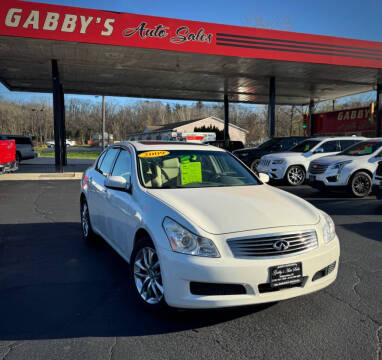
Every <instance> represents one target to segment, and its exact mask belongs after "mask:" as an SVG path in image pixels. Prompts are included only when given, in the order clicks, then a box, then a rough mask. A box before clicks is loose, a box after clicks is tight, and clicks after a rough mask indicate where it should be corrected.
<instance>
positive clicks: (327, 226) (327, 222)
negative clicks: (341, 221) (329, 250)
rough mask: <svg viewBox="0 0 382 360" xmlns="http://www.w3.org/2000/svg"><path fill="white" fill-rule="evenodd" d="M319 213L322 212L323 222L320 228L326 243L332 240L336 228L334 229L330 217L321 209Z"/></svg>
mask: <svg viewBox="0 0 382 360" xmlns="http://www.w3.org/2000/svg"><path fill="white" fill-rule="evenodd" d="M321 214H322V220H323V223H324V228H323V229H322V232H323V234H324V242H325V244H327V243H328V242H330V241H332V240H333V239H334V238H335V236H336V229H335V226H334V222H333V220H332V218H331V217H330V216H329V215H328V214H327V213H324V212H323V211H322V212H321Z"/></svg>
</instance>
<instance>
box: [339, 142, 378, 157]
mask: <svg viewBox="0 0 382 360" xmlns="http://www.w3.org/2000/svg"><path fill="white" fill-rule="evenodd" d="M380 147H382V141H362V142H360V143H357V144H355V145H353V146H350V147H349V148H348V149H346V150H345V151H343V152H341V153H339V154H338V155H350V156H362V155H370V154H372V153H373V152H374V151H377V150H378V149H379V148H380Z"/></svg>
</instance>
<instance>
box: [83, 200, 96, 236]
mask: <svg viewBox="0 0 382 360" xmlns="http://www.w3.org/2000/svg"><path fill="white" fill-rule="evenodd" d="M81 229H82V237H83V239H84V240H85V241H92V240H94V238H95V233H94V231H93V228H92V225H91V223H90V216H89V207H88V203H87V201H86V200H85V199H83V200H81Z"/></svg>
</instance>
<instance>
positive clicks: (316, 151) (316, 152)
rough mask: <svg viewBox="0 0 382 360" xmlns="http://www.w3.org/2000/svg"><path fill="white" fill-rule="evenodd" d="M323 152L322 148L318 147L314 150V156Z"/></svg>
mask: <svg viewBox="0 0 382 360" xmlns="http://www.w3.org/2000/svg"><path fill="white" fill-rule="evenodd" d="M323 152H324V149H323V148H322V147H319V148H317V149H316V150H314V153H315V154H318V153H323Z"/></svg>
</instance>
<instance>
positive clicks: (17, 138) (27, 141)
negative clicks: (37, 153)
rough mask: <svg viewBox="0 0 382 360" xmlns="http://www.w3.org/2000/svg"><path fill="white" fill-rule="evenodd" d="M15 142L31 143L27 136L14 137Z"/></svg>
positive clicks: (20, 143) (21, 143)
mask: <svg viewBox="0 0 382 360" xmlns="http://www.w3.org/2000/svg"><path fill="white" fill-rule="evenodd" d="M15 141H16V144H19V145H32V141H31V139H30V138H29V137H16V138H15Z"/></svg>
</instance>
